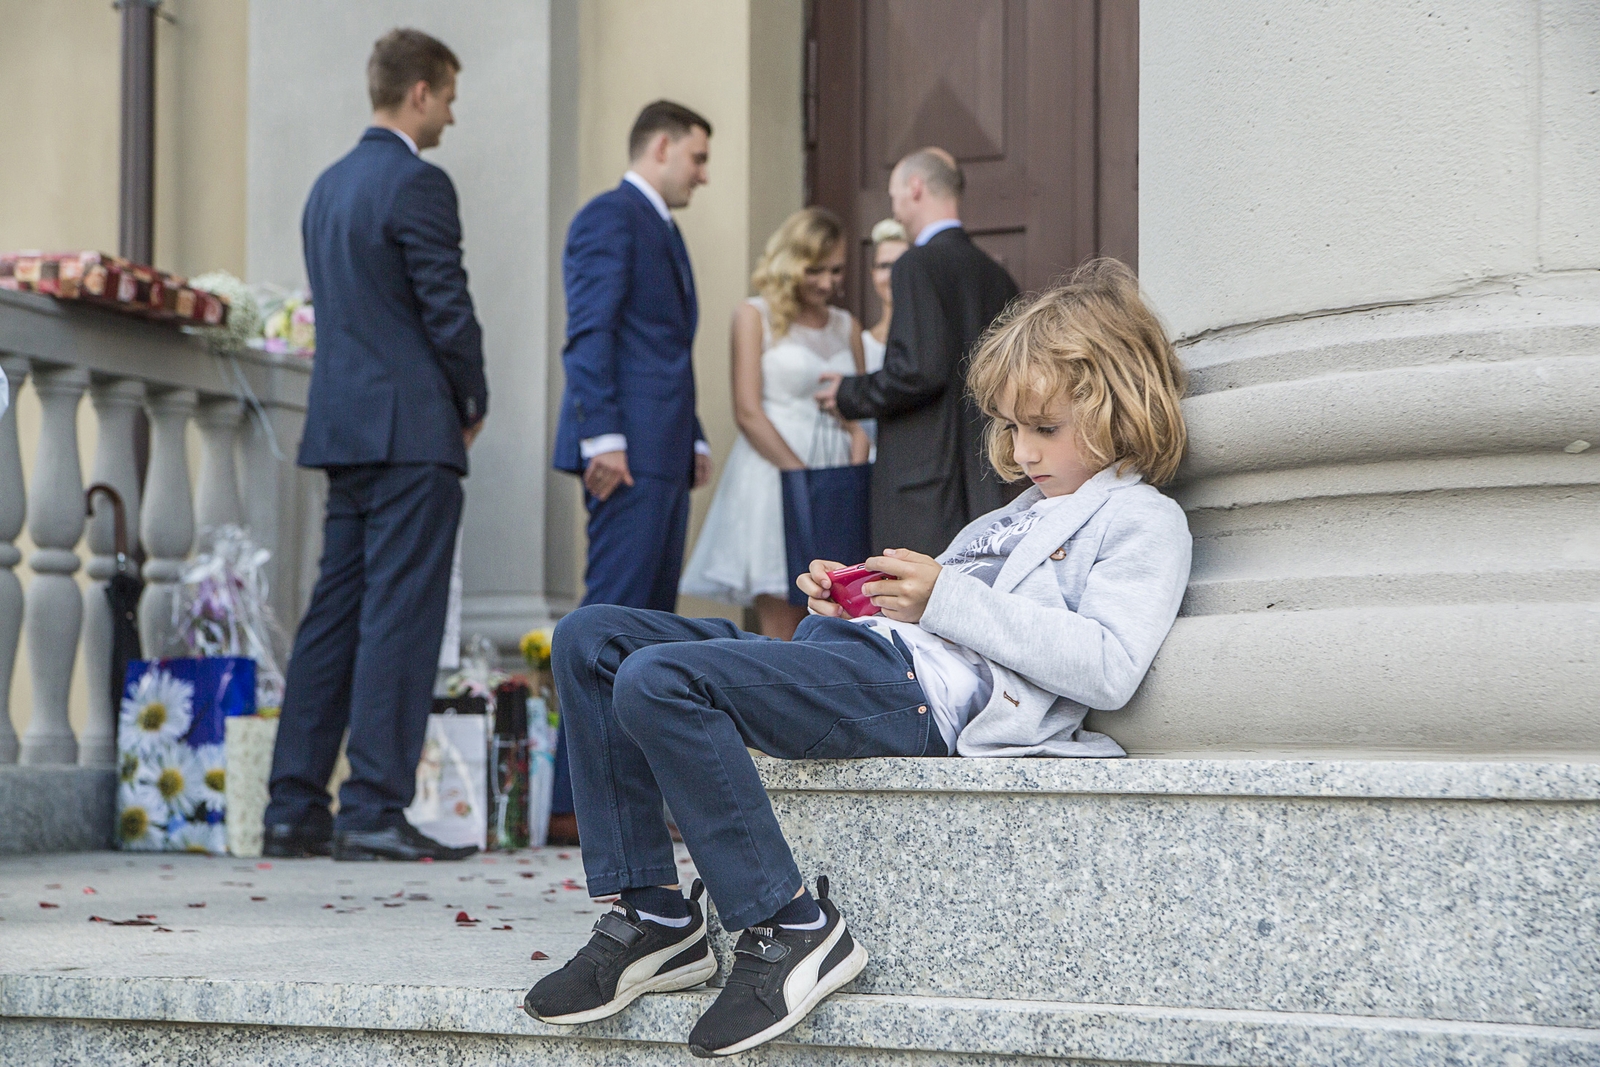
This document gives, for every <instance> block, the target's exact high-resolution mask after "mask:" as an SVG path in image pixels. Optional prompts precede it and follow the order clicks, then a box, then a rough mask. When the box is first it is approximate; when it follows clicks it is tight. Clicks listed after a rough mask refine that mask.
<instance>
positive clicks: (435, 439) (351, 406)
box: [263, 29, 489, 860]
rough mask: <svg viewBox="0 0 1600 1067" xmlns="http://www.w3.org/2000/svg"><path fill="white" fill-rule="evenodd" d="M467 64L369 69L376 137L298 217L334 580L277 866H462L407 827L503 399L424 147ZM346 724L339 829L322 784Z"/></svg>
mask: <svg viewBox="0 0 1600 1067" xmlns="http://www.w3.org/2000/svg"><path fill="white" fill-rule="evenodd" d="M460 69H461V64H460V62H459V61H458V60H457V59H456V57H455V54H454V53H452V52H451V51H450V49H448V48H446V47H445V46H444V45H443V44H442V43H440V42H439V41H436V40H434V39H433V38H432V37H429V36H428V35H427V34H425V33H421V32H419V31H417V30H408V29H399V30H394V31H392V32H391V33H389V34H388V35H386V36H385V37H383V38H382V39H381V40H379V41H378V42H377V44H376V45H375V46H374V48H373V52H372V58H371V59H370V60H369V61H368V64H367V83H368V91H369V94H370V95H371V97H372V107H373V114H372V125H371V126H370V127H368V128H367V131H366V132H365V133H364V134H362V136H361V140H360V141H359V142H358V143H357V144H356V146H355V148H354V149H352V150H351V151H350V153H349V154H348V155H346V156H345V157H344V158H343V159H341V160H339V161H338V162H337V163H335V164H334V165H333V166H331V167H329V168H328V169H327V170H326V171H324V172H323V173H322V176H321V177H320V178H318V179H317V183H316V185H315V186H314V187H313V188H312V190H311V196H310V198H309V199H308V200H307V201H306V208H305V216H304V218H303V219H302V222H301V230H302V236H303V239H304V242H305V255H306V274H307V276H308V278H309V279H310V282H311V291H312V293H313V294H314V295H315V299H316V308H317V358H316V365H315V367H314V369H313V370H312V373H311V397H310V401H309V404H308V406H307V410H306V426H305V434H304V437H303V438H302V440H301V442H300V457H299V462H300V465H301V466H303V467H321V468H323V469H325V470H326V471H327V473H328V508H327V519H326V525H325V527H324V534H323V551H322V567H321V574H320V576H319V577H318V579H317V585H316V590H315V591H314V592H313V593H312V595H311V605H310V607H309V608H307V610H306V615H305V618H304V619H303V620H301V623H300V630H299V633H298V634H297V635H296V637H295V644H294V653H293V655H292V656H291V657H290V659H289V677H288V687H287V690H286V692H285V693H284V700H283V714H282V718H281V720H280V721H279V723H278V742H277V749H276V751H275V752H274V754H273V761H272V801H271V803H270V804H269V805H268V807H267V812H266V818H265V823H266V825H265V831H266V834H265V842H264V846H263V847H264V850H265V852H266V854H267V855H269V856H302V855H313V854H314V855H327V854H328V853H329V852H330V851H331V852H332V854H333V857H334V858H335V859H342V860H371V859H408V860H414V859H423V858H430V859H463V858H465V857H466V856H468V855H470V854H471V853H473V852H475V851H477V850H476V849H472V848H466V849H452V848H447V847H445V846H444V845H441V844H440V843H439V842H437V841H434V840H432V839H431V838H429V837H426V836H424V835H422V834H420V833H418V832H417V831H416V830H415V829H414V828H412V827H411V825H410V824H409V823H407V822H406V819H405V816H404V814H403V812H404V810H405V808H406V807H408V806H409V805H410V803H411V799H412V794H413V793H414V792H415V787H416V772H417V762H418V760H419V759H420V758H421V755H422V744H423V739H424V736H425V734H426V732H427V725H428V712H429V708H430V706H431V703H432V694H433V682H434V675H435V671H436V668H437V665H438V658H439V645H440V643H441V642H442V640H443V637H444V627H445V610H446V603H447V600H448V596H449V586H450V563H451V556H452V554H453V549H454V546H455V536H456V526H457V524H458V523H459V521H460V518H461V499H462V494H461V479H462V477H464V476H465V475H466V473H467V448H468V447H469V446H470V445H471V444H472V441H473V438H475V437H476V436H477V435H478V431H479V430H480V429H481V428H482V427H483V417H484V414H485V412H486V411H487V410H488V404H489V390H488V386H487V384H486V383H485V381H484V373H483V331H482V330H481V329H480V328H479V326H478V319H477V316H476V314H475V313H474V312H473V307H472V297H471V296H470V295H469V294H468V293H467V275H466V271H465V270H464V269H463V268H462V265H461V220H460V216H459V213H458V211H457V207H456V192H455V187H454V186H453V185H452V184H451V182H450V178H449V176H448V175H446V174H445V172H444V171H442V170H440V169H439V168H438V167H435V166H434V165H432V164H431V163H425V162H423V161H422V159H421V157H420V155H419V153H420V152H421V151H422V150H423V149H427V148H433V147H434V146H436V145H437V144H438V143H439V138H440V136H441V135H442V134H443V132H444V128H445V127H446V126H448V125H450V124H451V123H452V122H453V121H454V118H453V116H452V115H451V111H450V105H451V103H452V102H453V101H454V99H455V95H456V74H457V72H458V71H459V70H460ZM347 726H348V727H349V730H350V739H349V744H348V747H347V754H348V756H349V760H350V777H349V779H348V780H347V781H346V782H345V783H344V785H343V787H342V788H341V789H340V790H339V817H338V820H337V824H335V823H334V821H333V820H332V818H331V817H330V815H329V811H328V803H329V797H328V791H327V782H328V778H329V775H330V774H331V773H332V770H333V764H334V760H335V758H336V757H337V755H338V750H339V739H340V737H341V736H342V735H343V734H344V731H345V728H346V727H347Z"/></svg>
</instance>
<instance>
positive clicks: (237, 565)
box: [172, 525, 286, 716]
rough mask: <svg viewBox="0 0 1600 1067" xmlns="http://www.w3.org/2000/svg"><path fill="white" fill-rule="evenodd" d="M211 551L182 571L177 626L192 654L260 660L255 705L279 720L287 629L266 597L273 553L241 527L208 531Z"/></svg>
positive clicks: (182, 645) (175, 617)
mask: <svg viewBox="0 0 1600 1067" xmlns="http://www.w3.org/2000/svg"><path fill="white" fill-rule="evenodd" d="M205 535H206V538H207V540H208V547H207V548H206V550H205V551H203V552H201V553H200V554H199V555H197V556H195V557H194V558H193V559H192V560H190V561H189V562H188V563H187V564H186V565H185V566H184V568H183V574H182V575H181V576H180V578H179V581H178V595H177V596H176V597H174V598H173V601H172V628H173V632H174V634H176V640H177V642H178V645H179V647H180V648H181V649H182V650H183V651H184V652H186V653H188V654H189V655H191V656H249V657H250V658H251V659H253V660H255V661H256V686H257V692H256V706H257V707H258V708H260V709H261V714H263V715H267V716H275V715H276V714H277V713H278V709H279V708H281V707H282V706H283V671H281V670H279V669H278V653H277V649H278V648H279V647H281V646H282V645H283V644H285V643H286V642H285V639H284V636H283V631H282V630H281V629H280V628H279V626H278V623H277V620H276V619H275V618H274V617H273V614H272V605H271V602H270V601H269V600H268V599H267V569H266V568H267V561H268V560H270V559H271V558H272V553H271V552H269V551H267V550H266V549H265V548H262V547H261V546H260V545H257V544H256V543H255V542H254V541H252V540H251V539H250V534H249V532H248V531H246V530H244V529H243V528H241V527H239V526H233V525H228V526H221V527H218V528H216V529H215V530H207V531H205Z"/></svg>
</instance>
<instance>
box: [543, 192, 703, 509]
mask: <svg viewBox="0 0 1600 1067" xmlns="http://www.w3.org/2000/svg"><path fill="white" fill-rule="evenodd" d="M561 269H562V277H563V280H564V281H565V283H566V292H567V344H566V348H565V349H564V350H563V351H562V354H561V361H562V365H563V367H564V368H565V370H566V375H567V383H566V390H565V392H564V393H563V395H562V397H561V420H560V423H559V424H558V426H557V428H556V442H555V457H554V463H555V467H556V469H557V470H564V471H573V472H580V471H582V470H583V468H584V467H585V465H586V464H585V463H584V461H583V457H582V455H581V454H580V453H579V449H578V444H579V442H580V441H583V440H586V439H587V438H590V437H599V436H600V435H602V434H610V433H620V434H625V435H626V436H627V438H628V469H629V470H630V471H631V472H632V473H633V474H643V475H648V476H651V477H656V478H663V479H667V480H670V481H673V482H683V483H685V484H687V483H688V482H689V481H690V480H691V479H692V477H693V473H694V443H695V441H696V440H697V439H699V438H700V437H702V436H703V435H702V434H701V432H700V422H699V419H697V418H696V417H695V395H694V364H693V362H692V360H691V358H690V349H691V348H692V347H693V345H694V331H695V325H696V323H697V322H698V320H699V314H700V312H699V304H698V303H697V302H696V300H695V294H694V276H693V274H692V273H691V271H690V268H689V252H688V249H687V248H685V247H684V244H683V237H682V235H680V234H679V233H678V231H677V228H676V227H673V226H669V225H668V224H667V223H666V222H665V221H664V220H663V219H662V218H661V216H660V215H658V214H656V210H655V208H654V207H653V206H651V204H650V201H649V200H648V199H646V198H645V195H644V194H643V193H641V192H640V191H639V190H638V189H636V188H634V186H633V185H632V184H630V183H628V182H622V183H621V184H619V185H618V186H617V187H616V188H615V189H612V190H611V191H610V192H606V193H601V194H600V195H599V196H597V197H595V198H594V199H593V200H591V201H589V202H588V203H587V204H585V205H584V207H583V210H581V211H579V212H578V214H577V216H576V217H575V218H574V219H573V220H572V225H571V226H570V227H569V228H568V230H567V245H566V250H565V252H564V253H563V255H562V259H561Z"/></svg>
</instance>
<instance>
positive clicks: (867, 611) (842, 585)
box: [828, 565, 894, 619]
mask: <svg viewBox="0 0 1600 1067" xmlns="http://www.w3.org/2000/svg"><path fill="white" fill-rule="evenodd" d="M893 577H894V576H893V575H891V574H885V573H883V572H882V571H875V570H872V569H871V568H868V567H864V566H860V565H857V566H854V567H842V568H840V569H839V570H836V571H829V572H828V581H829V582H830V583H832V584H831V585H830V587H829V589H828V599H830V600H832V601H833V602H834V603H835V604H838V605H839V606H840V607H841V608H843V609H844V613H845V614H846V615H848V616H850V617H851V618H852V619H860V618H865V617H866V616H868V615H876V614H878V605H876V604H874V603H873V602H872V601H871V599H870V598H868V596H867V594H865V593H863V592H862V591H861V587H862V586H864V585H866V584H867V583H868V582H876V581H878V580H879V579H882V578H893Z"/></svg>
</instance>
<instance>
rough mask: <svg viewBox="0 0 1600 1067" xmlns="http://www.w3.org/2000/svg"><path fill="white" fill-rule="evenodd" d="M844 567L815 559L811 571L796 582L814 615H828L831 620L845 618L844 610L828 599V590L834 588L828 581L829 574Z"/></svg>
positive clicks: (825, 560) (827, 560) (828, 560)
mask: <svg viewBox="0 0 1600 1067" xmlns="http://www.w3.org/2000/svg"><path fill="white" fill-rule="evenodd" d="M843 567H844V564H843V563H835V562H833V560H831V559H814V560H812V561H811V569H810V570H809V571H807V572H806V573H804V574H802V575H800V577H798V578H796V579H795V580H794V584H795V585H797V586H799V587H800V591H801V592H802V593H804V594H805V595H806V603H807V606H809V607H810V608H811V611H812V613H813V614H815V615H826V616H828V617H829V618H830V619H838V618H842V617H843V616H844V609H843V608H841V607H840V606H839V605H837V604H835V603H834V602H833V601H831V600H829V599H828V590H829V589H831V588H833V583H832V582H830V581H829V580H828V572H829V571H836V570H841V569H843Z"/></svg>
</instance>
